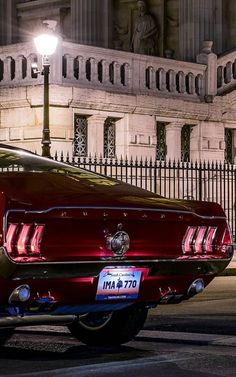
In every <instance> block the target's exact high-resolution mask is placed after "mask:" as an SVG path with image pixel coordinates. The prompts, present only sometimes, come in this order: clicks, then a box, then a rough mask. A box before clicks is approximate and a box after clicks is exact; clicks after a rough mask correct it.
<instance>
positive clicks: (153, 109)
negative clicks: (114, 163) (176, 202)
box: [0, 0, 236, 163]
mask: <svg viewBox="0 0 236 377" xmlns="http://www.w3.org/2000/svg"><path fill="white" fill-rule="evenodd" d="M141 3H145V4H144V5H145V7H146V8H145V12H144V13H145V14H144V15H143V16H144V18H143V20H145V21H142V25H143V24H144V22H146V21H147V16H151V17H152V20H153V21H152V22H153V24H152V25H153V27H152V32H146V36H147V38H150V35H151V34H152V43H154V49H152V50H150V51H151V53H150V54H143V53H142V52H140V53H139V51H138V50H137V51H134V44H133V42H134V33H135V30H136V28H137V26H136V25H137V20H138V17H140V13H139V12H140V9H139V6H141V5H142V4H141ZM193 5H194V6H193ZM235 15H236V2H235V1H234V0H207V1H205V0H146V1H145V2H143V1H141V2H140V1H138V2H137V1H136V0H63V1H62V0H33V1H23V0H7V1H6V0H0V141H1V142H2V143H7V144H12V145H18V146H21V147H25V148H27V149H31V150H33V151H37V152H39V153H40V148H41V137H42V121H43V116H42V114H43V88H42V86H43V81H42V77H40V76H39V77H38V78H34V77H32V72H31V64H32V62H37V63H38V65H39V66H40V64H41V60H40V57H39V56H38V55H37V53H36V50H35V47H34V45H33V42H32V39H33V36H34V35H35V34H36V33H37V30H38V29H39V27H40V25H41V23H42V21H43V20H45V19H53V20H56V21H57V25H58V27H57V32H58V34H60V43H59V46H58V49H57V51H56V53H55V55H54V56H53V57H52V58H51V61H50V63H51V73H50V131H51V140H52V145H51V150H52V154H54V153H55V152H56V151H58V152H60V151H64V152H65V153H69V154H70V155H73V154H74V155H81V156H88V155H95V154H96V155H98V156H100V155H101V156H103V157H114V156H121V155H122V156H127V157H128V158H130V157H131V156H132V157H138V158H140V157H143V158H145V157H147V158H152V159H156V158H158V159H165V158H170V159H182V160H183V161H188V160H190V159H191V160H199V159H201V160H219V161H224V160H225V159H226V160H227V161H229V162H232V163H236V96H235V92H234V88H235V83H236V68H235V67H236V51H235V52H234V48H235V44H236V38H235V30H236V25H235V24H234V20H235ZM149 19H150V18H149ZM226 21H227V22H226ZM139 31H140V30H139ZM149 42H150V40H149ZM145 43H146V44H147V43H148V42H145Z"/></svg>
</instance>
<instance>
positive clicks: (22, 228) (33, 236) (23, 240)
mask: <svg viewBox="0 0 236 377" xmlns="http://www.w3.org/2000/svg"><path fill="white" fill-rule="evenodd" d="M44 228H45V225H41V224H9V226H8V229H7V234H6V240H5V244H4V245H5V248H6V250H7V252H8V254H9V255H10V257H11V258H12V259H13V260H14V261H17V262H26V261H27V262H28V261H36V260H43V259H44V258H43V257H42V255H41V241H42V236H43V232H44Z"/></svg>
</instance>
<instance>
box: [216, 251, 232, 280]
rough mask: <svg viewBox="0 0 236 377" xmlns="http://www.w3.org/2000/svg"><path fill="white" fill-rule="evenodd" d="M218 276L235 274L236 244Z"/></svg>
mask: <svg viewBox="0 0 236 377" xmlns="http://www.w3.org/2000/svg"><path fill="white" fill-rule="evenodd" d="M218 276H236V246H234V255H233V257H232V259H231V261H230V263H229V265H228V266H227V267H226V269H225V270H224V271H222V272H221V273H220V274H219V275H218Z"/></svg>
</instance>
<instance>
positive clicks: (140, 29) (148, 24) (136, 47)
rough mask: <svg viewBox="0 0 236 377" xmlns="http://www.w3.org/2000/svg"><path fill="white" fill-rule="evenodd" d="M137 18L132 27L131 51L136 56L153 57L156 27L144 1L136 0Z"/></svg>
mask: <svg viewBox="0 0 236 377" xmlns="http://www.w3.org/2000/svg"><path fill="white" fill-rule="evenodd" d="M137 6H138V9H139V16H138V17H137V19H136V21H135V25H134V32H133V37H132V44H131V49H132V51H133V52H135V53H137V54H145V55H155V47H156V38H157V31H158V30H157V25H156V22H155V20H154V18H153V16H152V15H151V14H150V13H148V9H147V4H146V3H145V1H142V0H138V1H137Z"/></svg>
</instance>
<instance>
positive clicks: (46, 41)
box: [34, 20, 58, 158]
mask: <svg viewBox="0 0 236 377" xmlns="http://www.w3.org/2000/svg"><path fill="white" fill-rule="evenodd" d="M43 24H44V30H43V33H42V34H40V35H39V36H37V37H36V38H34V43H35V46H36V49H37V52H38V53H39V54H40V55H41V56H42V72H41V74H42V75H43V77H44V80H43V82H44V85H43V87H44V89H43V133H42V141H41V144H42V156H43V157H49V158H50V157H51V153H50V148H51V139H50V126H49V73H50V63H49V56H50V55H52V54H54V52H55V51H56V47H57V43H58V38H57V36H56V35H55V33H54V29H55V27H56V21H52V20H47V21H43ZM34 68H35V67H34ZM35 73H36V74H38V73H40V71H39V70H38V69H37V70H36V71H35Z"/></svg>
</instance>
